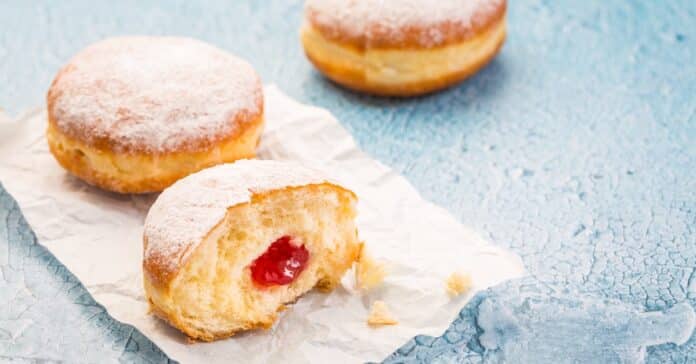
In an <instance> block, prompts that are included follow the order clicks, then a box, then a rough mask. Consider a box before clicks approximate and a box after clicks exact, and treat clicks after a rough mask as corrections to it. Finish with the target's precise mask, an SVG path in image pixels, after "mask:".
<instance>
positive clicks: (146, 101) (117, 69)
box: [47, 37, 263, 193]
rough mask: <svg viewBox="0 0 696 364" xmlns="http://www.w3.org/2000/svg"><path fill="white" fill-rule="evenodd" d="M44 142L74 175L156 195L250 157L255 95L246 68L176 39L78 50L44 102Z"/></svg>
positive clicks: (255, 130)
mask: <svg viewBox="0 0 696 364" xmlns="http://www.w3.org/2000/svg"><path fill="white" fill-rule="evenodd" d="M47 104H48V130H47V139H48V144H49V147H50V150H51V152H52V153H53V155H54V156H55V158H56V159H57V160H58V162H59V163H60V164H61V165H62V166H63V167H64V168H65V169H67V170H68V171H69V172H71V173H72V174H74V175H76V176H77V177H79V178H81V179H83V180H85V181H87V182H88V183H90V184H94V185H96V186H99V187H101V188H104V189H107V190H111V191H116V192H121V193H144V192H153V191H160V190H162V189H163V188H165V187H167V186H169V185H170V184H172V183H173V182H174V181H176V180H178V179H179V178H181V177H184V176H186V175H188V174H190V173H192V172H195V171H198V170H200V169H203V168H205V167H209V166H211V165H215V164H219V163H224V162H230V161H234V160H237V159H241V158H249V157H253V156H254V155H255V148H256V145H257V143H258V139H259V136H260V134H261V131H262V128H263V91H262V85H261V82H260V79H259V77H258V76H257V74H256V72H255V71H254V69H253V68H252V67H251V66H250V65H249V64H248V63H247V62H245V61H243V60H241V59H239V58H237V57H235V56H233V55H231V54H228V53H226V52H224V51H222V50H220V49H218V48H215V47H213V46H211V45H208V44H206V43H203V42H200V41H197V40H194V39H188V38H176V37H118V38H111V39H106V40H103V41H100V42H98V43H96V44H93V45H91V46H89V47H87V48H86V49H84V50H83V51H81V52H80V53H78V54H77V55H76V56H75V57H74V58H73V59H72V60H70V62H68V64H66V65H65V66H64V67H63V68H61V69H60V71H59V72H58V74H57V75H56V77H55V79H54V80H53V83H52V84H51V87H50V89H49V91H48V95H47Z"/></svg>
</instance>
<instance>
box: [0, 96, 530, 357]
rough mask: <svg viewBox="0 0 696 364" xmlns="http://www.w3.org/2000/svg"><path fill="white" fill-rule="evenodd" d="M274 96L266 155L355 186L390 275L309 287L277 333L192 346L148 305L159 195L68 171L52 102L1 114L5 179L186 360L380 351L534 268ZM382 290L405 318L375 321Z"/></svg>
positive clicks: (66, 254) (77, 263) (430, 328)
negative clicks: (147, 236) (148, 263)
mask: <svg viewBox="0 0 696 364" xmlns="http://www.w3.org/2000/svg"><path fill="white" fill-rule="evenodd" d="M265 96H266V123H267V126H266V131H265V133H264V135H263V138H262V141H261V144H260V150H259V158H262V159H292V160H304V161H311V163H312V164H314V165H317V164H318V165H321V168H324V169H327V170H328V171H329V172H330V173H332V174H333V175H335V176H336V177H337V179H338V180H339V181H342V182H343V183H344V184H345V185H346V186H347V187H349V188H351V189H353V190H354V191H355V192H356V193H357V195H358V196H359V198H360V203H359V206H358V207H359V221H358V226H359V229H360V235H361V237H362V239H364V240H365V242H366V244H367V247H368V250H369V251H370V252H371V253H372V255H373V256H375V257H376V258H378V259H382V260H384V261H385V262H386V263H387V267H388V269H389V275H388V276H387V279H386V280H385V283H384V285H383V286H382V287H380V288H377V289H375V290H373V291H370V292H369V293H361V292H359V291H357V290H356V289H355V288H354V278H353V275H352V272H349V273H348V274H346V276H345V277H344V279H343V285H342V286H341V287H338V288H337V289H336V290H335V291H334V292H332V293H330V294H322V293H318V292H310V293H308V294H307V295H305V296H304V297H302V298H301V299H300V300H298V301H297V303H295V304H293V305H292V306H290V308H289V309H288V310H286V311H285V312H284V313H283V314H282V315H281V317H280V319H279V320H278V322H277V324H276V325H275V326H274V327H273V328H272V329H270V330H267V331H253V332H248V333H243V334H239V335H237V336H235V337H233V338H230V339H227V340H221V341H217V342H214V343H194V344H192V343H189V342H188V341H187V340H186V338H185V337H184V336H183V335H182V334H180V333H179V332H178V331H177V330H175V329H173V328H171V327H169V326H168V325H167V324H165V323H164V322H162V321H160V320H158V319H156V318H155V317H153V316H151V315H149V314H148V307H147V303H146V300H145V297H144V294H143V289H142V278H141V275H142V270H141V258H142V224H143V221H144V218H145V215H146V213H147V210H148V207H149V206H150V204H151V203H152V202H153V201H154V199H155V198H156V196H155V195H147V196H130V195H117V194H113V193H108V192H103V191H100V190H99V189H96V188H94V187H91V186H88V185H86V184H84V183H82V182H81V181H79V180H78V179H76V178H74V177H72V176H70V175H68V174H67V173H66V172H65V171H64V170H62V169H61V168H60V166H59V165H58V164H57V163H56V162H55V160H54V159H53V157H52V156H51V155H50V153H49V152H48V146H47V145H46V142H45V138H44V129H45V124H46V114H45V110H44V109H38V110H36V111H34V112H30V113H27V114H25V115H24V116H22V117H20V118H18V119H17V120H14V121H8V120H2V119H0V182H2V183H3V185H4V186H5V188H6V189H7V190H8V191H9V192H10V193H11V194H12V195H13V196H14V197H15V199H16V200H17V201H18V203H19V205H20V206H21V208H22V211H23V213H24V215H25V216H26V218H27V220H28V221H29V224H30V225H31V226H32V228H33V229H34V231H35V233H36V235H37V237H38V240H39V242H40V243H41V244H43V245H45V246H46V247H47V248H48V249H49V250H50V251H51V252H52V253H53V254H55V256H56V257H57V258H58V259H59V260H60V261H61V262H63V264H65V265H66V266H67V267H68V269H70V270H71V271H72V272H73V273H74V274H75V275H76V276H77V277H78V278H79V279H80V281H82V283H83V284H84V285H85V287H87V290H88V291H89V292H90V293H91V294H92V295H93V296H94V298H95V299H96V300H97V301H98V302H99V303H101V304H102V305H104V307H106V309H107V310H108V312H109V313H110V314H111V315H112V316H113V317H114V318H116V319H117V320H119V321H122V322H125V323H128V324H131V325H133V326H135V327H136V328H138V329H139V330H140V331H141V332H142V333H143V334H145V335H146V336H147V337H149V338H150V339H151V340H152V341H153V342H154V343H156V344H157V345H158V346H159V347H160V348H161V349H162V350H164V352H166V353H167V354H168V355H169V356H170V357H171V358H173V359H175V360H178V361H181V362H184V363H187V362H189V363H207V364H214V363H230V362H245V363H253V362H283V363H294V362H317V363H325V362H327V360H328V359H330V360H331V362H332V363H339V362H363V361H367V360H381V359H383V358H384V357H385V356H387V355H388V354H390V353H391V352H392V351H394V350H395V349H396V348H397V347H399V346H400V345H402V344H404V343H405V342H406V341H407V340H408V339H410V338H411V337H413V336H415V335H418V334H425V335H440V334H441V333H442V332H443V331H444V330H445V329H446V328H447V326H448V325H449V323H450V322H451V321H452V320H453V319H454V318H455V317H456V315H457V313H458V312H459V310H460V309H461V308H462V307H463V305H464V304H465V303H466V301H467V300H468V298H470V297H471V296H472V295H473V294H474V293H475V291H477V290H480V289H484V288H486V287H489V286H492V285H494V284H497V283H499V282H502V281H504V280H506V279H510V278H515V277H519V276H522V275H523V273H524V268H523V266H522V263H521V261H520V259H519V258H518V257H517V256H515V255H514V254H512V253H509V252H507V251H505V250H503V249H501V248H497V247H495V246H492V245H491V244H489V243H488V242H487V241H485V240H484V239H482V238H481V237H480V236H479V235H478V234H476V233H475V232H473V231H471V230H470V229H467V228H466V227H465V226H463V225H462V224H460V223H459V222H458V221H456V220H455V219H454V218H453V217H452V216H451V215H450V214H449V213H447V212H446V211H445V210H444V209H442V208H440V207H438V206H435V205H433V204H432V203H429V202H427V201H425V200H423V199H422V198H421V197H420V195H419V194H418V192H417V191H416V190H415V189H414V188H413V187H412V186H411V185H410V184H409V183H408V182H407V181H406V179H405V178H403V177H402V176H400V175H398V174H397V173H395V172H394V171H392V170H391V169H390V168H388V167H386V166H384V165H382V164H380V163H379V162H377V161H376V160H374V159H371V158H370V157H369V156H367V155H366V154H364V153H363V152H361V151H360V149H358V147H357V145H356V144H355V141H354V140H353V138H352V137H351V136H350V134H348V133H347V132H346V130H345V129H344V128H343V127H341V125H340V124H339V123H338V121H337V120H336V119H335V118H334V117H333V116H332V115H331V114H330V113H329V112H328V111H326V110H323V109H320V108H315V107H310V106H306V105H302V104H299V103H297V102H295V101H294V100H292V99H290V98H289V97H288V96H286V95H284V94H283V93H282V92H281V91H280V90H278V89H277V88H276V87H274V86H267V87H266V89H265ZM454 271H465V272H469V273H470V274H471V276H472V278H473V282H474V288H473V289H472V290H471V291H470V292H469V293H468V294H466V295H463V296H460V297H458V298H455V299H450V298H449V297H448V296H447V294H446V291H445V279H446V277H447V276H448V275H449V274H450V273H452V272H454ZM378 299H379V300H383V301H385V302H387V304H388V305H389V306H390V309H391V311H392V313H393V314H394V315H395V317H396V318H397V319H398V321H399V322H400V323H399V325H396V326H388V327H381V328H371V327H369V326H368V325H367V324H366V319H367V316H368V312H369V308H370V305H371V304H372V302H374V301H375V300H378Z"/></svg>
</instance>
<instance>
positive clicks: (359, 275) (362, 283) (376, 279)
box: [355, 245, 387, 290]
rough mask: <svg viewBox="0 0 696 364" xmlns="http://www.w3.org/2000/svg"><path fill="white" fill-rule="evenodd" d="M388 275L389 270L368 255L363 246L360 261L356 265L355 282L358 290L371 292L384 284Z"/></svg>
mask: <svg viewBox="0 0 696 364" xmlns="http://www.w3.org/2000/svg"><path fill="white" fill-rule="evenodd" d="M386 275H387V270H386V267H385V266H384V264H383V263H382V262H379V261H377V260H375V259H374V258H372V257H371V256H370V255H369V254H367V252H366V251H365V246H364V245H363V248H362V251H361V252H360V259H359V260H358V262H357V264H356V265H355V282H356V285H357V287H358V289H361V290H370V289H372V288H375V287H377V286H379V285H381V284H382V282H384V277H386Z"/></svg>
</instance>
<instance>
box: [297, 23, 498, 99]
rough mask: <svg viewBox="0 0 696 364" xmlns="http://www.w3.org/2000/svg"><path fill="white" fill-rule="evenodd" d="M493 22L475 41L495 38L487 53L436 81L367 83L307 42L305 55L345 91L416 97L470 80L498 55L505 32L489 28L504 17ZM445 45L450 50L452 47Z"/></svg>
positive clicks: (355, 71)
mask: <svg viewBox="0 0 696 364" xmlns="http://www.w3.org/2000/svg"><path fill="white" fill-rule="evenodd" d="M497 22H498V23H497V24H489V25H488V27H487V28H486V29H487V30H488V33H481V34H478V35H477V37H478V38H479V39H480V38H485V37H488V36H491V37H497V39H493V40H494V41H495V46H494V47H493V48H492V49H491V51H490V52H487V53H485V54H483V55H482V56H481V57H480V58H478V59H475V60H474V61H473V62H471V63H469V64H467V65H466V66H465V67H462V68H460V69H458V70H456V71H453V72H450V73H446V74H443V75H440V76H439V77H434V78H429V79H426V80H418V81H415V82H414V81H407V82H402V83H391V84H386V83H379V82H374V81H370V80H368V79H367V77H365V70H364V69H360V68H359V67H358V66H356V65H355V64H352V65H349V66H346V65H345V64H339V63H332V62H329V61H326V60H327V58H330V56H329V57H327V55H325V54H324V55H322V54H321V53H318V52H320V51H319V50H318V49H313V48H311V46H308V43H307V42H304V43H305V54H306V56H307V58H308V59H309V60H310V61H311V62H312V64H314V66H315V67H316V68H317V69H318V70H319V71H321V72H322V73H323V74H324V75H325V76H326V77H328V78H329V79H331V80H332V81H334V82H336V83H338V84H341V85H343V86H345V87H347V88H349V89H352V90H355V91H360V92H365V93H369V94H373V95H379V96H397V97H410V96H418V95H424V94H428V93H431V92H434V91H438V90H441V89H444V88H447V87H450V86H452V85H454V84H456V83H459V82H461V81H463V80H465V79H466V78H468V77H470V76H472V75H473V74H475V73H476V72H478V71H479V70H480V69H481V68H483V67H484V66H485V65H487V64H488V63H489V62H490V61H491V60H492V59H493V58H494V57H495V56H496V55H497V54H498V52H499V51H500V49H501V48H502V46H503V43H504V42H505V32H504V31H503V32H502V35H498V34H496V32H494V31H493V28H492V27H493V26H494V25H498V26H501V25H502V26H503V27H504V22H505V18H504V16H503V18H501V19H499V20H498V21H497ZM473 39H476V38H473ZM469 41H470V39H467V40H464V41H462V42H461V44H465V43H466V42H469ZM449 45H450V46H452V45H453V44H449ZM339 46H344V45H339ZM348 48H349V49H352V50H356V48H355V47H354V45H349V46H348ZM431 51H433V49H422V50H411V51H410V54H412V55H413V56H414V57H418V56H419V54H421V53H419V52H423V53H422V54H423V55H424V56H426V57H427V52H431Z"/></svg>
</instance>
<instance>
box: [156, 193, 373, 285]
mask: <svg viewBox="0 0 696 364" xmlns="http://www.w3.org/2000/svg"><path fill="white" fill-rule="evenodd" d="M322 186H323V187H329V188H332V189H334V190H336V191H340V192H343V193H348V194H349V195H350V196H351V198H352V199H357V196H356V195H355V193H354V192H353V191H351V190H349V189H345V188H343V187H341V186H339V185H336V184H333V183H322V184H313V185H306V186H298V187H287V188H284V189H278V190H273V191H269V192H265V193H258V194H254V195H253V196H252V199H251V201H249V202H245V203H241V204H238V205H235V206H229V207H228V211H231V210H232V209H234V208H242V207H243V206H245V205H249V204H252V203H258V202H259V201H261V200H263V199H264V198H270V197H272V195H273V194H277V193H286V192H287V191H289V190H292V189H297V188H311V189H314V190H318V189H319V188H320V187H322ZM222 222H223V220H221V221H220V222H219V223H218V224H217V225H216V226H215V227H213V228H212V229H211V230H210V232H208V235H206V236H205V237H204V238H203V239H202V240H206V239H208V237H209V236H210V233H212V231H214V230H215V229H216V228H217V227H218V226H219V225H220V224H221V223H222ZM147 244H148V242H147V237H146V236H144V237H143V247H144V249H147ZM199 247H200V244H195V245H193V249H197V248H199ZM360 247H362V244H361V245H360ZM182 249H191V245H186V246H182ZM172 255H176V256H184V257H186V258H185V259H182V260H181V261H179V262H177V264H176V265H174V266H172V265H169V264H165V262H164V261H163V260H162V259H159V256H157V255H150V256H146V257H145V259H144V260H143V273H144V274H145V276H146V278H147V280H148V281H149V282H150V284H152V286H153V287H154V288H156V289H158V290H164V291H165V292H166V291H167V290H169V286H170V284H171V283H172V281H173V280H174V279H175V278H176V276H177V274H178V273H179V271H180V270H181V268H182V267H184V266H185V265H186V264H187V263H188V261H189V260H190V259H191V257H193V256H195V250H193V251H192V252H190V254H179V253H173V254H172ZM359 255H360V249H357V250H356V251H355V254H354V259H353V260H357V259H358V257H359ZM353 260H351V262H350V263H351V264H352V261H353ZM346 269H347V267H346ZM335 278H336V279H330V280H327V281H322V282H319V283H318V285H319V288H321V289H322V290H328V291H330V290H331V289H332V288H333V286H334V285H335V284H337V283H338V281H340V277H335Z"/></svg>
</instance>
